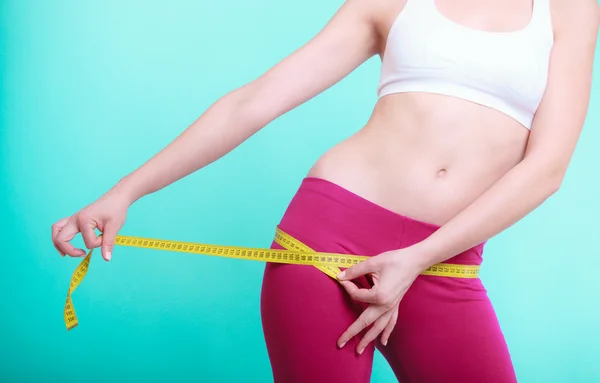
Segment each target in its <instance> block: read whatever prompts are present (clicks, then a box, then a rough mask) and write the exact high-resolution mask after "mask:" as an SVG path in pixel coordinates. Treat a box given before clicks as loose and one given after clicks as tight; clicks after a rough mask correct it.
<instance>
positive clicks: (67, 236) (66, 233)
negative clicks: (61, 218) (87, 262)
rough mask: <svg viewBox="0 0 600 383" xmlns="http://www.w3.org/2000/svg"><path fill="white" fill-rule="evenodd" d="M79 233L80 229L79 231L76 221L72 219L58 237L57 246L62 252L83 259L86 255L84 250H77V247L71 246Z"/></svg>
mask: <svg viewBox="0 0 600 383" xmlns="http://www.w3.org/2000/svg"><path fill="white" fill-rule="evenodd" d="M78 232H79V229H77V225H76V224H75V221H74V220H73V219H70V220H69V222H67V224H66V225H65V226H64V227H63V228H62V230H61V231H60V233H58V235H57V237H56V242H55V243H56V245H57V246H58V247H59V248H60V250H62V251H63V252H64V253H66V254H68V255H70V256H71V257H83V256H85V254H86V253H85V251H83V249H76V248H75V246H73V245H71V243H70V241H71V240H72V239H73V238H75V236H76V235H77V233H78Z"/></svg>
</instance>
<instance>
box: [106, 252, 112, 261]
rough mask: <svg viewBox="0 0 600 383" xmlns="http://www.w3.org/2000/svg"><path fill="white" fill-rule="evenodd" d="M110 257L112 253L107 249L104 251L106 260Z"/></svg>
mask: <svg viewBox="0 0 600 383" xmlns="http://www.w3.org/2000/svg"><path fill="white" fill-rule="evenodd" d="M110 257H112V254H111V252H110V251H107V252H106V260H107V261H110Z"/></svg>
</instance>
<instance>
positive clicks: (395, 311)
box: [381, 307, 398, 346]
mask: <svg viewBox="0 0 600 383" xmlns="http://www.w3.org/2000/svg"><path fill="white" fill-rule="evenodd" d="M397 321H398V307H394V309H393V310H392V316H391V318H390V321H389V322H388V324H387V326H385V329H384V330H383V332H382V333H381V344H382V345H384V346H387V344H388V340H390V335H391V334H392V331H394V328H395V327H396V322H397Z"/></svg>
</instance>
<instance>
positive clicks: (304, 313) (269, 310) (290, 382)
mask: <svg viewBox="0 0 600 383" xmlns="http://www.w3.org/2000/svg"><path fill="white" fill-rule="evenodd" d="M280 227H281V229H282V230H284V231H285V232H287V233H288V234H290V235H292V236H293V237H295V238H296V239H298V240H299V241H301V242H303V243H305V244H306V245H308V246H310V247H311V248H313V249H314V250H316V251H323V252H335V253H349V254H359V255H367V256H375V255H377V254H379V253H382V252H385V251H388V250H392V249H399V248H404V247H407V246H410V245H412V244H414V243H417V242H419V241H422V240H423V239H425V238H427V236H429V235H430V234H431V233H433V232H434V231H435V230H436V229H437V228H438V227H437V226H434V225H431V224H427V223H423V222H419V221H416V220H413V219H411V218H407V217H404V216H401V215H399V214H396V213H394V212H392V211H390V210H387V209H385V208H383V207H381V206H379V205H376V204H375V203H373V202H370V201H368V200H366V199H364V198H362V197H360V196H358V195H356V194H354V193H352V192H350V191H348V190H346V189H344V188H342V187H340V186H338V185H336V184H334V183H331V182H329V181H326V180H323V179H319V178H311V177H308V178H305V179H304V180H303V182H302V185H301V186H300V189H299V190H298V192H297V193H296V195H295V196H294V198H293V199H292V201H291V203H290V205H289V207H288V209H287V211H286V213H285V215H284V216H283V218H282V220H281V223H280ZM272 248H279V249H280V248H281V247H280V246H279V245H278V244H276V243H273V244H272ZM482 250H483V245H480V246H477V247H474V248H472V249H470V250H467V251H465V252H464V253H461V254H459V255H457V256H456V257H454V258H452V259H450V260H448V262H449V263H459V264H470V265H472V264H480V263H481V261H482V258H481V255H482ZM356 283H357V284H361V285H363V286H366V285H367V281H366V279H364V278H362V279H360V280H357V281H356ZM364 307H365V306H362V305H360V304H358V303H357V302H353V301H352V300H351V299H350V298H349V297H348V295H347V294H346V293H345V290H344V289H343V288H342V287H341V286H340V285H339V284H338V283H337V282H336V281H334V280H333V279H331V278H330V277H328V276H327V275H325V274H323V273H322V272H321V271H319V270H317V269H316V268H314V267H312V266H301V265H282V264H273V263H268V264H267V265H266V268H265V273H264V279H263V286H262V295H261V315H262V323H263V330H264V336H265V340H266V344H267V349H268V353H269V358H270V361H271V366H272V369H273V377H274V380H275V382H276V383H294V382H299V383H300V382H301V383H318V382H326V383H335V382H344V383H351V382H357V383H358V382H360V383H364V382H368V381H369V380H370V377H371V368H372V362H373V354H374V350H375V347H377V348H378V350H379V351H380V352H381V353H382V354H383V356H384V357H385V358H386V359H387V361H388V363H389V364H390V366H391V367H392V369H393V370H394V373H395V374H396V377H397V378H398V380H399V381H400V382H402V383H411V382H412V383H414V382H435V383H441V382H457V383H458V382H460V383H468V382H478V383H480V382H486V383H495V382H515V381H516V379H515V373H514V369H513V366H512V363H511V359H510V355H509V353H508V349H507V346H506V342H505V340H504V336H503V335H502V331H501V330H500V326H499V325H498V320H497V318H496V314H495V313H494V309H493V308H492V305H491V303H490V301H489V299H488V297H487V294H486V290H485V288H484V287H483V285H482V284H481V281H480V280H479V279H459V278H447V277H437V276H419V277H418V278H417V280H416V281H415V282H414V283H413V285H412V286H411V287H410V289H409V290H408V292H407V293H406V295H405V296H404V298H403V299H402V301H401V303H400V308H399V315H398V322H397V324H396V327H395V329H394V331H393V332H392V335H391V338H390V340H389V342H388V344H387V346H383V345H381V344H380V343H377V344H373V343H372V344H371V345H370V346H369V347H368V348H367V349H366V350H365V351H364V352H363V354H362V355H358V354H357V353H356V351H355V349H356V346H357V343H358V340H359V338H358V337H355V339H353V340H352V341H350V342H348V344H347V345H346V346H345V347H344V348H342V349H339V348H338V347H337V345H336V341H337V339H338V337H339V336H340V335H341V334H342V332H343V331H344V330H346V328H348V326H350V324H352V323H353V322H354V321H355V320H356V318H357V317H358V315H359V314H360V312H361V310H362V309H364Z"/></svg>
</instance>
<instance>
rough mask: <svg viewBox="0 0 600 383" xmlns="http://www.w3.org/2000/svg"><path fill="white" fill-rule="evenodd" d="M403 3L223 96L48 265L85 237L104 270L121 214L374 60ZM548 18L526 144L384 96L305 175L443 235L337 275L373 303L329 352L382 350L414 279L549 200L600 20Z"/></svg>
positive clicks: (578, 109) (490, 126)
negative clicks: (365, 284) (365, 282)
mask: <svg viewBox="0 0 600 383" xmlns="http://www.w3.org/2000/svg"><path fill="white" fill-rule="evenodd" d="M405 3H406V0H404V1H402V0H347V1H346V3H345V4H344V5H343V6H342V7H341V8H340V9H339V11H338V12H337V13H336V14H335V15H334V16H333V18H332V19H331V20H330V22H329V23H328V24H327V25H326V26H325V27H324V28H323V30H322V31H321V32H319V34H318V35H317V36H315V37H314V38H313V39H312V40H311V41H309V42H308V43H307V44H306V45H304V46H303V47H301V48H300V49H298V50H297V51H295V52H294V53H293V54H291V55H290V56H288V57H287V58H285V59H284V60H282V61H281V62H279V63H278V64H276V65H275V66H274V67H272V68H271V69H270V70H268V71H267V72H266V73H265V74H264V75H262V76H261V77H259V78H257V79H256V80H254V81H252V82H250V83H248V84H246V85H244V86H242V87H240V88H239V89H236V90H235V91H233V92H231V93H229V94H227V95H225V96H223V97H222V98H221V99H219V100H218V101H217V102H215V103H214V104H213V105H212V106H211V107H210V108H209V109H208V110H207V111H206V112H205V113H204V114H202V115H201V116H200V117H199V118H198V119H197V120H196V121H195V122H194V123H193V124H192V125H191V126H190V127H189V128H187V129H186V130H185V131H184V132H183V133H182V134H181V135H180V136H179V137H178V138H176V139H175V140H174V141H173V142H172V143H170V144H169V145H168V146H166V147H165V148H164V149H163V150H161V151H160V152H159V153H158V154H156V155H155V156H154V157H152V158H151V159H150V160H149V161H147V162H146V163H145V164H143V165H142V166H141V167H140V168H138V169H137V170H135V171H134V172H132V173H131V174H129V175H127V176H125V177H124V178H123V179H122V180H121V181H120V182H119V183H118V184H117V185H115V186H114V187H113V188H111V189H110V190H109V191H108V192H107V193H106V194H104V195H103V196H102V197H101V198H100V199H98V200H97V201H95V202H93V203H92V204H90V205H88V206H86V207H84V208H83V209H81V210H80V211H79V212H77V213H75V214H74V215H72V216H70V217H67V218H64V219H62V220H60V221H58V222H57V223H55V224H54V225H53V226H52V238H53V243H54V245H55V247H56V249H57V250H58V252H59V253H60V254H61V255H63V256H64V255H67V254H68V255H70V256H75V257H80V256H84V255H85V251H84V250H83V249H76V248H74V247H73V245H71V244H70V241H71V240H72V239H73V238H74V237H75V235H77V234H78V233H79V232H81V233H82V236H83V239H84V242H85V245H86V247H88V248H95V247H101V248H102V256H103V257H104V259H105V260H107V261H108V260H110V259H111V256H112V250H113V245H114V240H115V237H116V235H117V233H118V231H119V229H120V228H121V227H122V226H123V223H124V222H125V219H126V215H127V210H128V208H129V206H130V205H131V204H133V203H134V202H135V201H136V200H137V199H139V198H141V197H142V196H145V195H147V194H150V193H153V192H155V191H157V190H159V189H162V188H163V187H165V186H167V185H169V184H171V183H173V182H175V181H176V180H178V179H181V178H183V177H185V176H186V175H188V174H190V173H192V172H194V171H196V170H198V169H201V168H203V167H205V166H207V165H208V164H210V163H212V162H214V161H216V160H217V159H219V158H221V157H222V156H224V155H225V154H227V153H228V152H230V151H231V150H233V149H234V148H236V147H237V146H238V145H240V144H241V143H242V142H243V141H245V140H246V139H247V138H249V137H250V136H251V135H253V134H254V133H256V132H257V131H258V130H260V129H261V128H262V127H264V126H265V125H267V124H268V123H269V122H271V121H272V120H274V119H275V118H277V117H279V116H281V115H282V114H284V113H286V112H287V111H289V110H291V109H293V108H295V107H296V106H298V105H300V104H302V103H303V102H305V101H307V100H309V99H311V98H312V97H314V96H316V95H318V94H319V93H321V92H322V91H324V90H325V89H327V88H329V87H330V86H332V85H334V84H335V83H337V82H338V81H340V80H341V79H342V78H344V77H345V76H346V75H347V74H349V73H350V72H351V71H352V70H354V69H355V68H356V67H358V66H359V65H361V64H362V63H363V62H364V61H366V60H367V59H369V58H370V57H372V56H374V55H379V56H382V55H383V54H384V52H385V45H386V39H387V34H388V31H389V28H390V26H391V25H392V23H393V21H394V19H395V17H396V15H397V14H398V13H399V12H400V11H402V9H403V7H404V5H405ZM435 3H436V6H437V8H438V11H439V12H440V13H442V14H443V15H444V16H445V17H446V18H448V19H450V20H452V21H454V22H457V23H460V24H462V25H464V26H467V27H469V28H472V29H479V30H484V31H494V32H503V31H515V30H519V29H521V28H523V27H524V26H525V25H527V23H528V21H529V18H530V16H531V0H505V1H498V0H435ZM551 13H552V22H553V28H554V46H553V50H552V54H551V58H550V72H549V76H548V85H547V89H546V92H545V94H544V97H543V100H542V102H541V105H540V106H539V109H538V111H537V113H536V115H535V118H534V122H533V126H532V128H531V130H530V131H529V130H527V129H526V128H525V127H523V126H522V125H520V124H519V123H518V122H517V121H515V120H513V119H512V118H510V117H508V116H506V115H504V114H502V113H500V112H498V111H496V110H493V109H490V108H487V107H484V106H481V105H477V104H474V103H472V102H468V101H465V100H461V99H457V98H454V97H449V96H443V95H433V94H424V93H402V94H392V95H388V96H385V97H383V98H381V99H380V100H379V101H378V102H377V104H376V105H375V108H374V110H373V114H372V116H371V118H370V119H369V121H368V123H367V124H366V126H365V127H364V128H363V129H362V130H360V131H359V132H358V133H356V134H354V135H352V136H351V137H349V138H348V139H346V140H344V141H343V142H341V143H339V144H338V145H336V146H335V147H333V148H332V149H331V150H329V151H328V152H327V153H325V154H324V155H323V156H322V157H321V158H320V159H319V160H318V161H317V162H316V163H315V165H314V166H313V167H312V168H311V169H310V171H309V174H308V175H310V176H314V177H321V178H325V179H328V180H331V181H333V182H336V183H338V184H340V185H342V186H343V187H345V188H347V189H350V190H352V191H353V192H355V193H357V194H359V195H361V196H363V197H365V198H367V199H369V200H371V201H373V202H375V203H377V204H379V205H381V206H384V207H386V208H388V209H390V210H393V211H395V212H397V213H399V214H402V215H406V216H410V217H412V218H415V219H418V220H421V221H426V222H430V223H434V224H438V225H440V226H441V228H440V229H439V230H438V231H436V232H435V233H434V234H433V235H431V236H430V237H429V238H427V239H426V240H424V241H422V242H420V243H418V244H416V245H414V246H411V247H408V248H405V249H401V250H394V251H390V252H387V253H383V254H380V255H378V256H377V257H373V258H371V259H369V260H367V261H364V262H362V263H360V264H358V265H356V266H353V267H351V268H349V269H347V270H345V271H344V272H342V274H340V275H339V276H338V279H339V280H340V283H341V284H342V285H343V286H344V287H345V288H346V290H347V292H348V293H349V294H350V296H352V298H354V299H356V300H358V301H362V302H367V303H369V304H370V305H369V307H368V308H367V309H366V310H365V311H364V312H363V313H362V314H361V315H360V317H359V318H358V319H357V320H356V322H355V323H354V324H352V325H351V326H350V327H349V328H348V329H347V330H346V331H345V332H344V333H343V334H342V335H341V336H340V338H339V340H338V346H339V347H343V346H344V344H345V343H346V342H347V341H348V340H349V339H351V338H352V337H354V336H356V335H358V334H359V333H361V331H362V330H364V329H366V328H369V329H368V330H367V332H366V334H365V335H364V336H363V338H362V339H361V341H360V342H359V344H358V346H357V352H359V353H362V351H363V350H364V348H365V347H366V346H367V344H368V343H369V342H371V341H373V340H375V339H376V338H377V337H379V336H381V341H382V343H383V344H384V345H385V344H386V343H387V340H388V339H389V336H390V334H391V332H392V330H393V328H394V325H395V324H396V320H397V314H398V305H399V303H400V300H401V299H402V297H403V295H404V293H405V292H406V291H407V289H408V288H409V287H410V285H411V284H412V283H413V281H414V280H415V279H416V277H417V276H418V275H419V274H420V272H421V271H423V270H425V269H426V268H427V267H429V266H431V265H433V264H435V263H438V262H442V261H444V260H447V259H449V258H451V257H452V256H454V255H456V254H459V253H461V252H462V251H464V250H467V249H469V248H471V247H473V246H475V245H477V244H479V243H481V242H483V241H486V240H488V239H489V238H491V237H493V236H494V235H496V234H498V233H500V232H501V231H503V230H505V229H506V228H507V227H509V226H511V225H512V224H514V223H515V222H517V221H518V220H519V219H521V218H522V217H523V216H525V215H526V214H528V213H529V212H531V211H532V210H533V209H535V208H536V207H537V206H539V205H540V204H541V203H542V202H543V201H544V200H546V199H547V198H548V197H550V196H551V195H552V194H553V193H555V192H556V191H557V190H558V189H559V187H560V185H561V182H562V180H563V177H564V175H565V172H566V169H567V166H568V164H569V161H570V159H571V156H572V154H573V151H574V149H575V146H576V143H577V140H578V138H579V135H580V132H581V129H582V126H583V123H584V120H585V116H586V113H587V108H588V103H589V95H590V87H591V74H592V68H593V58H594V49H595V46H596V39H597V34H598V25H599V20H600V12H599V9H598V3H597V2H596V0H551ZM407 164H410V165H407ZM95 228H98V229H99V230H100V231H101V232H102V233H103V236H102V237H97V236H96V234H95V232H94V229H95ZM365 274H370V275H371V276H372V278H373V281H374V286H373V287H372V288H371V289H368V290H367V289H359V288H358V287H357V286H356V285H354V284H353V283H352V282H350V280H352V279H354V278H356V277H358V276H360V275H365Z"/></svg>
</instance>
